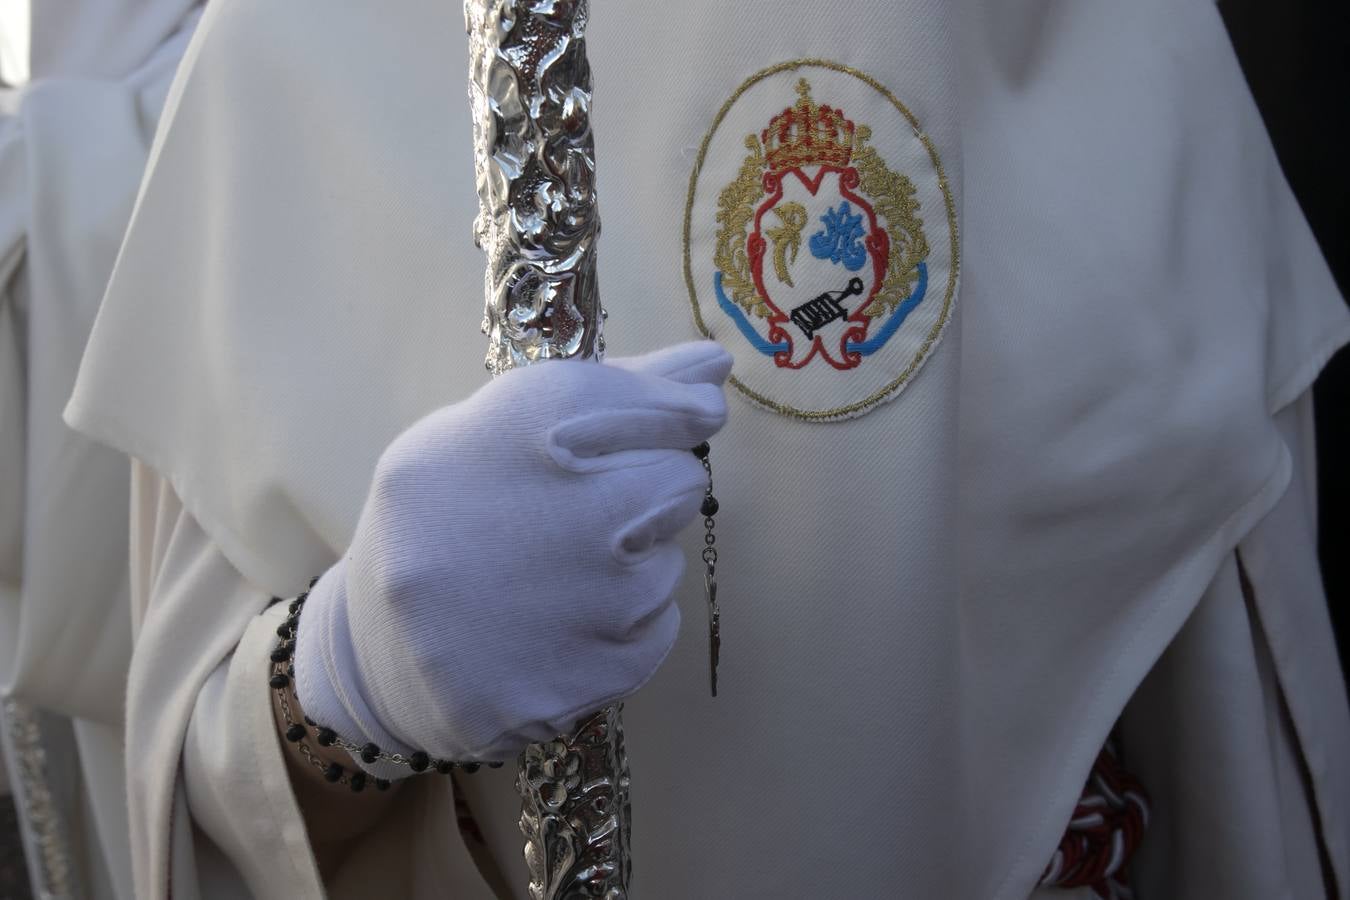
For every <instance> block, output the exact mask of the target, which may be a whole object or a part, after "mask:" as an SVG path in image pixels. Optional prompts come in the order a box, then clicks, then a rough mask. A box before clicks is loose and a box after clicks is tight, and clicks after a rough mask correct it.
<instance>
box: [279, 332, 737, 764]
mask: <svg viewBox="0 0 1350 900" xmlns="http://www.w3.org/2000/svg"><path fill="white" fill-rule="evenodd" d="M730 369H731V357H730V356H729V355H728V354H727V353H726V351H724V350H722V349H721V348H720V347H719V346H718V345H716V344H714V343H712V342H710V341H703V342H697V343H690V344H681V345H678V346H675V347H671V348H669V349H666V350H662V351H659V352H657V353H653V354H649V355H647V356H641V357H634V358H631V359H621V360H613V361H610V362H607V363H602V364H597V363H595V362H590V361H583V360H567V361H558V362H550V363H547V364H544V365H538V366H531V367H528V368H524V369H518V370H515V371H511V372H507V373H506V374H504V375H502V376H501V377H499V378H497V379H495V380H494V381H492V382H491V383H489V384H488V385H486V386H485V387H483V388H482V389H481V390H479V391H478V392H477V393H475V394H474V395H473V396H471V397H469V398H468V399H466V400H464V401H463V402H461V403H457V404H454V405H453V406H448V407H445V408H442V409H440V410H438V411H436V412H434V413H432V414H430V415H428V416H427V417H426V418H424V419H422V420H421V421H419V422H418V423H416V424H415V425H413V426H412V427H411V428H409V429H408V430H407V431H406V432H404V433H403V434H402V435H401V436H399V437H398V438H397V439H396V440H395V441H394V442H393V443H392V444H390V445H389V447H388V449H386V450H385V452H384V454H383V455H382V456H381V457H380V460H379V462H378V464H377V465H376V467H375V474H374V478H373V481H372V484H371V488H370V494H369V496H368V497H367V499H366V505H365V509H364V510H363V512H362V513H361V518H360V521H359V523H358V525H357V530H356V535H355V538H354V539H353V541H352V545H351V547H350V549H349V550H348V553H347V555H346V557H345V558H344V559H342V560H341V561H339V562H338V563H337V564H336V565H334V566H333V567H332V568H331V569H329V570H328V572H326V573H325V574H324V576H323V577H322V578H321V579H320V580H319V582H318V584H316V585H315V587H314V589H313V590H312V591H311V592H310V596H309V600H308V601H307V603H306V604H305V607H304V610H303V613H302V615H301V618H300V624H299V639H298V642H297V646H296V651H295V656H294V661H295V671H296V690H297V693H298V695H299V698H300V702H301V704H302V706H303V707H304V710H305V713H306V715H308V716H309V717H310V718H312V719H313V720H314V721H317V722H319V723H320V724H323V725H326V726H328V727H330V728H333V729H334V730H335V731H336V732H337V733H338V734H339V735H341V736H342V737H344V738H346V739H347V740H349V741H352V742H353V743H357V744H361V743H364V742H366V741H373V742H375V743H376V744H378V745H379V746H380V747H381V749H383V750H386V751H398V752H403V753H407V752H410V751H411V750H424V751H426V752H427V753H429V754H430V755H431V756H432V757H433V758H439V759H452V760H504V759H508V758H510V757H511V756H513V755H514V754H515V753H516V752H517V751H519V750H520V748H521V747H523V746H524V745H525V744H527V743H530V742H537V741H544V740H548V739H550V738H552V737H553V736H555V735H557V734H559V733H560V732H563V731H566V730H569V729H570V728H571V727H572V726H573V725H574V724H575V722H576V720H577V719H578V718H579V717H581V716H582V715H584V714H587V713H589V712H592V711H594V710H596V709H599V708H600V707H602V706H605V705H607V704H609V703H612V702H616V701H618V700H620V699H622V698H624V697H626V696H628V695H630V694H632V693H633V692H634V691H636V690H637V689H638V688H640V687H641V686H642V685H643V684H644V683H645V682H646V681H647V679H648V678H650V677H651V676H652V674H653V673H655V671H656V669H657V668H658V667H659V666H660V664H661V662H662V661H663V660H664V659H665V657H666V654H667V653H668V652H669V651H670V648H671V646H672V645H673V644H674V641H675V637H676V635H677V633H678V631H679V624H680V613H679V609H678V608H677V607H676V605H675V603H674V602H673V593H674V590H675V587H676V584H677V583H678V582H679V579H680V576H681V574H682V573H683V571H684V565H685V559H684V555H683V553H682V552H681V550H680V548H679V547H678V546H677V545H676V544H675V543H674V541H673V538H674V537H675V535H676V533H677V532H678V531H680V530H681V529H683V528H684V527H685V526H686V525H688V524H689V523H690V522H691V521H693V520H694V518H695V517H696V516H697V515H698V510H699V506H700V503H701V501H702V496H703V492H704V490H705V488H706V486H707V475H706V473H705V472H704V470H703V468H702V466H701V464H700V463H699V461H698V459H697V458H695V456H694V455H693V454H692V453H691V452H690V448H692V447H694V446H695V445H697V444H698V443H700V442H701V441H704V440H706V439H707V438H709V437H710V436H712V435H713V434H714V433H715V432H716V431H717V430H718V429H719V428H721V427H722V424H723V423H724V422H725V420H726V401H725V398H724V396H723V393H722V382H723V381H724V380H725V379H726V376H727V374H728V373H729V371H730Z"/></svg>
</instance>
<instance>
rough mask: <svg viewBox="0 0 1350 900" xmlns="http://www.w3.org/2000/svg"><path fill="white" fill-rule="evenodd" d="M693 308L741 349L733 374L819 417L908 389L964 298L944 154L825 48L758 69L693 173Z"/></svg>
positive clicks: (743, 388)
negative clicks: (816, 56) (824, 56)
mask: <svg viewBox="0 0 1350 900" xmlns="http://www.w3.org/2000/svg"><path fill="white" fill-rule="evenodd" d="M684 255H685V258H684V262H685V278H686V280H687V281H688V284H689V295H690V299H691V301H692V302H693V306H694V320H695V323H696V324H697V325H698V328H699V330H700V331H702V332H703V333H704V334H705V335H707V336H708V337H711V338H714V339H716V340H720V341H721V342H722V344H723V345H724V346H725V347H727V349H728V350H730V351H731V352H732V354H733V355H734V356H735V358H736V368H735V370H734V371H735V374H734V375H733V376H732V378H731V383H732V384H733V385H734V386H735V387H736V388H737V389H738V390H739V391H740V392H741V393H742V394H744V395H745V396H746V397H748V398H750V399H751V400H752V401H754V402H755V403H758V404H760V405H761V406H764V407H767V408H769V409H772V410H774V411H776V412H780V413H782V414H784V415H789V416H794V417H797V418H802V419H806V420H810V421H830V420H834V419H842V418H849V417H851V416H856V415H861V414H862V413H864V412H867V411H868V410H870V409H872V408H873V407H875V406H876V405H877V404H879V403H881V402H883V401H885V400H889V399H890V398H892V397H894V396H896V395H897V394H899V393H900V391H901V390H902V389H903V388H904V386H905V385H906V384H907V383H909V381H910V380H911V379H912V378H913V377H914V375H915V373H916V372H918V370H919V367H920V366H922V365H923V363H924V361H925V360H926V359H927V358H928V356H929V355H930V354H931V353H932V352H933V350H934V349H935V348H936V347H937V344H938V341H939V340H940V338H941V336H942V331H943V328H944V327H945V326H946V324H947V321H948V320H949V319H950V317H951V313H952V307H953V304H954V303H955V298H956V281H957V269H958V261H959V251H958V243H957V230H956V211H955V206H954V204H953V201H952V196H951V191H950V189H949V187H948V184H947V178H946V175H945V174H944V173H943V170H942V162H941V160H939V158H938V155H937V151H936V149H935V148H934V147H933V144H932V142H931V141H930V140H929V139H928V137H927V136H926V135H925V134H924V133H923V132H922V130H921V129H920V128H919V123H918V121H917V120H916V119H915V118H914V116H913V114H912V113H910V111H909V110H908V109H906V108H905V106H904V105H903V104H902V103H901V102H900V101H899V100H898V99H896V97H895V95H894V94H892V93H891V92H890V91H889V90H887V89H886V87H885V86H883V85H882V84H880V83H879V82H878V81H876V80H875V79H873V78H871V77H870V76H868V75H866V74H864V73H862V72H859V71H858V70H856V69H852V68H849V67H847V66H844V65H841V64H838V63H834V62H830V61H828V60H795V61H793V62H787V63H781V64H779V65H775V66H771V67H769V68H767V69H764V70H763V71H761V72H758V73H756V74H755V75H753V76H751V77H750V78H749V79H748V80H747V81H746V82H745V83H744V84H742V85H741V86H740V87H739V88H737V90H736V91H735V92H734V93H733V94H732V95H731V97H730V99H728V100H727V102H726V104H725V105H724V106H723V107H722V109H721V110H720V111H719V112H718V114H717V117H716V119H715V120H714V121H713V124H712V128H711V129H709V131H708V134H707V136H706V137H705V138H704V139H703V145H702V147H701V148H700V150H699V155H698V161H697V162H696V163H695V165H694V172H693V175H692V176H691V177H690V184H689V202H688V204H687V206H686V208H685V226H684Z"/></svg>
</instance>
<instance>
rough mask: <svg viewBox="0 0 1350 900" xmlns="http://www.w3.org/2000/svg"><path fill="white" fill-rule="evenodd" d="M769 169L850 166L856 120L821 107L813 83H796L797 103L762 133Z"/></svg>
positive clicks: (836, 110)
mask: <svg viewBox="0 0 1350 900" xmlns="http://www.w3.org/2000/svg"><path fill="white" fill-rule="evenodd" d="M760 140H762V141H763V142H764V155H765V159H766V160H767V162H768V164H769V169H770V171H774V172H781V171H783V170H785V169H791V168H794V167H797V166H839V167H841V168H842V167H843V166H847V165H848V164H849V161H850V160H851V159H852V158H853V122H852V121H851V120H850V119H847V118H845V117H844V112H843V110H839V109H834V108H832V107H829V106H818V105H816V103H815V102H814V101H813V100H812V99H811V85H810V84H808V83H807V81H806V79H805V78H803V79H802V80H801V81H799V82H797V102H796V104H794V105H793V106H790V107H788V108H787V109H785V110H783V111H782V112H781V113H779V114H778V115H776V116H774V117H773V118H772V119H770V120H769V127H768V128H766V129H764V131H763V132H762V133H761V134H760Z"/></svg>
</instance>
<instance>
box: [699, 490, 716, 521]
mask: <svg viewBox="0 0 1350 900" xmlns="http://www.w3.org/2000/svg"><path fill="white" fill-rule="evenodd" d="M698 511H699V512H701V513H703V515H704V516H707V517H712V516H715V515H717V498H716V497H714V496H713V495H712V494H709V495H708V496H706V497H704V498H703V505H702V506H700V507H699V509H698Z"/></svg>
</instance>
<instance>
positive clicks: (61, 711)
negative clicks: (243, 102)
mask: <svg viewBox="0 0 1350 900" xmlns="http://www.w3.org/2000/svg"><path fill="white" fill-rule="evenodd" d="M196 5H197V4H196V3H195V2H186V0H172V2H169V0H151V2H147V0H142V2H137V3H116V4H113V3H105V2H100V3H71V2H64V0H54V2H50V3H49V2H46V0H44V2H41V3H37V4H34V6H35V9H34V10H33V29H34V32H35V33H34V36H33V48H32V68H33V80H32V82H30V83H29V84H28V85H27V86H25V87H24V88H23V89H21V90H19V91H14V92H6V96H5V97H4V98H3V99H2V100H0V692H2V693H4V694H5V695H7V696H12V697H14V698H16V699H17V700H19V701H21V702H23V703H25V704H28V705H29V706H31V707H35V708H39V709H41V710H42V711H43V714H42V718H41V721H42V723H43V731H42V749H43V751H44V752H45V754H46V760H47V772H46V775H47V780H48V782H49V784H50V785H52V786H53V788H54V794H55V797H56V801H57V807H58V808H57V809H56V810H55V811H54V812H55V814H56V816H57V817H58V818H59V819H60V821H61V822H62V824H63V825H64V831H65V837H66V838H67V839H68V841H69V843H70V846H69V847H67V848H65V850H64V852H65V853H66V854H67V855H68V856H69V863H70V866H71V876H72V878H73V879H74V882H75V883H77V884H82V885H83V887H84V889H85V890H86V891H87V892H88V896H89V897H91V898H104V897H114V896H120V897H122V898H130V897H131V896H132V888H131V866H130V853H129V845H128V842H127V827H126V791H125V785H124V776H123V775H122V768H123V767H122V746H121V733H122V726H123V711H124V697H125V685H126V672H127V665H128V662H129V659H130V655H131V630H130V626H129V618H130V617H129V607H128V590H127V575H126V555H127V512H126V508H127V470H126V462H125V459H123V458H122V457H121V456H120V455H119V454H118V453H116V452H115V451H113V450H111V449H109V448H108V447H104V446H101V445H99V444H96V443H94V442H92V441H90V440H89V439H88V438H86V437H84V436H83V435H80V434H77V433H76V432H74V431H72V430H71V429H70V428H69V427H68V426H67V425H66V424H65V423H64V422H63V421H62V419H61V411H62V409H63V408H64V406H65V403H66V400H67V399H68V398H69V396H70V391H71V388H72V385H73V384H74V382H75V374H76V370H77V368H78V366H79V361H80V358H81V356H82V355H83V352H84V346H85V342H86V340H87V339H88V336H89V329H90V327H91V326H92V325H93V321H94V316H95V313H96V312H97V310H98V306H99V303H100V301H101V299H102V297H103V289H104V287H105V286H106V284H107V279H108V275H109V274H110V273H111V271H112V266H113V261H114V259H115V257H116V254H117V249H118V246H119V245H120V243H121V240H122V235H123V232H124V230H125V228H126V223H127V219H128V218H129V217H130V215H131V208H132V203H133V201H134V199H135V196H136V188H137V185H138V184H139V181H140V177H141V174H142V170H143V167H144V164H145V160H146V156H147V154H148V152H149V148H150V141H151V133H152V131H153V129H154V125H155V122H156V120H157V119H158V116H159V110H160V108H161V107H162V105H163V101H164V96H165V93H166V92H167V90H168V86H169V82H170V80H171V79H172V76H173V72H174V69H175V66H176V65H177V62H178V59H179V57H180V56H181V54H182V52H183V49H184V48H185V47H186V45H187V39H188V36H189V35H190V34H191V30H192V26H193V24H194V23H195V15H194V12H193V7H194V6H196ZM113 7H116V8H115V9H113ZM114 12H115V13H116V15H115V16H113V17H111V18H105V14H110V13H114ZM56 42H60V43H61V44H62V48H63V49H61V51H60V52H56V47H55V43H56ZM21 787H22V786H21ZM30 812H31V813H32V815H31V816H30V815H29V813H30ZM19 814H20V816H21V821H22V822H23V827H24V830H25V832H26V833H27V834H29V835H33V834H36V833H38V832H37V831H35V829H38V828H41V827H43V825H44V824H45V821H43V820H45V819H46V815H45V814H44V813H43V812H42V811H41V810H37V809H34V810H29V808H28V806H27V805H26V804H25V803H20V804H19ZM38 817H41V820H39V819H38ZM35 857H36V854H35V853H32V854H30V858H31V859H33V861H34V863H35V864H36V858H35ZM33 871H37V869H36V868H35V869H34V870H33ZM58 887H59V886H58V885H55V884H42V883H40V882H38V880H37V879H35V884H34V888H35V889H40V888H50V889H53V890H55V889H57V888H58Z"/></svg>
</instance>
